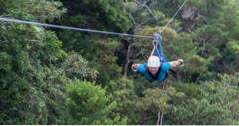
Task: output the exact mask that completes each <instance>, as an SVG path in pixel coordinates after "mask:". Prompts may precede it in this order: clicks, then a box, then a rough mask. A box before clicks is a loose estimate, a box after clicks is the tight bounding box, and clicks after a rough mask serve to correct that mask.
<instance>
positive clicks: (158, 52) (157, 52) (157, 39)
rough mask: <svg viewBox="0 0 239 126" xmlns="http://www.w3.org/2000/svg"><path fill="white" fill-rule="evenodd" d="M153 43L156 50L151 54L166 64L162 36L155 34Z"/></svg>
mask: <svg viewBox="0 0 239 126" xmlns="http://www.w3.org/2000/svg"><path fill="white" fill-rule="evenodd" d="M154 41H155V46H156V48H155V50H154V52H153V55H154V56H158V57H159V59H160V61H161V62H167V58H166V56H165V54H164V52H163V46H162V36H161V35H160V34H155V35H154Z"/></svg>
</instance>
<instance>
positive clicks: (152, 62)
mask: <svg viewBox="0 0 239 126" xmlns="http://www.w3.org/2000/svg"><path fill="white" fill-rule="evenodd" d="M160 65H161V64H160V60H159V57H157V56H150V57H149V59H148V63H147V66H148V69H149V72H150V73H151V74H156V73H157V72H158V70H159V67H160Z"/></svg>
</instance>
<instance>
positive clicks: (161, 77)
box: [137, 62, 171, 82]
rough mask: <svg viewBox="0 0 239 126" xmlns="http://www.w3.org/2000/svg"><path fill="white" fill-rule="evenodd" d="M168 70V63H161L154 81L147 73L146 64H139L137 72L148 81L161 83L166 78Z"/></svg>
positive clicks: (169, 66)
mask: <svg viewBox="0 0 239 126" xmlns="http://www.w3.org/2000/svg"><path fill="white" fill-rule="evenodd" d="M170 68H171V65H170V64H169V62H164V63H162V64H161V66H160V68H159V70H160V71H159V72H158V75H157V77H156V78H157V79H154V78H153V77H152V75H151V74H150V73H149V70H148V66H147V64H146V63H145V64H140V65H139V67H138V69H137V72H138V73H140V74H142V75H144V77H145V78H146V79H147V80H149V81H155V80H157V81H160V82H163V81H164V80H165V79H166V78H167V76H168V72H169V70H170Z"/></svg>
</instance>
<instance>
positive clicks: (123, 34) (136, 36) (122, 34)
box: [0, 17, 153, 39]
mask: <svg viewBox="0 0 239 126" xmlns="http://www.w3.org/2000/svg"><path fill="white" fill-rule="evenodd" d="M0 21H3V22H14V23H18V24H29V25H37V26H43V27H51V28H59V29H67V30H75V31H81V32H92V33H99V34H108V35H118V36H126V37H135V38H147V39H153V36H144V35H133V34H126V33H118V32H108V31H100V30H94V29H86V28H77V27H70V26H62V25H55V24H46V23H39V22H33V21H26V20H19V19H12V18H5V17H0Z"/></svg>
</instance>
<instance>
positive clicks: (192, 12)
mask: <svg viewBox="0 0 239 126" xmlns="http://www.w3.org/2000/svg"><path fill="white" fill-rule="evenodd" d="M197 16H198V9H197V7H195V6H185V7H184V9H183V11H182V18H183V19H184V20H194V19H195V18H196V17H197Z"/></svg>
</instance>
